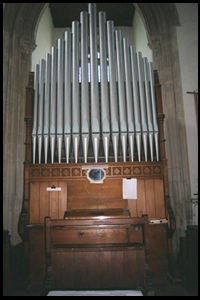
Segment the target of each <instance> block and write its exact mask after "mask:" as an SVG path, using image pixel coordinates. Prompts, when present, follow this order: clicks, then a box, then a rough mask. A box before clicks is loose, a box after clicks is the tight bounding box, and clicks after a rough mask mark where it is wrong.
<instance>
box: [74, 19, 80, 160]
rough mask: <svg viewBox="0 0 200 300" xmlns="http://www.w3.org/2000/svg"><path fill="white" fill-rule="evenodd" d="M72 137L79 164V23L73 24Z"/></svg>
mask: <svg viewBox="0 0 200 300" xmlns="http://www.w3.org/2000/svg"><path fill="white" fill-rule="evenodd" d="M72 99H73V101H72V135H73V146H74V156H75V163H77V162H78V148H79V139H80V136H79V135H80V103H79V22H78V21H73V22H72Z"/></svg>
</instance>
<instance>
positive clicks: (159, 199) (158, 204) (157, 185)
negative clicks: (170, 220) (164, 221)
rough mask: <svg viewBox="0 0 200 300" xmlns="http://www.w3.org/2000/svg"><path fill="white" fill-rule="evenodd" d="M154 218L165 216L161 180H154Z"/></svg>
mask: <svg viewBox="0 0 200 300" xmlns="http://www.w3.org/2000/svg"><path fill="white" fill-rule="evenodd" d="M154 191H155V195H154V197H155V209H156V218H166V213H165V203H164V190H163V181H162V180H159V179H155V180H154Z"/></svg>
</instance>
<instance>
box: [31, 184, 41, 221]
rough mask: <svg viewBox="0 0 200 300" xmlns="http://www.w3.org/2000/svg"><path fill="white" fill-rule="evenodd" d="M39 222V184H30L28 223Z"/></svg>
mask: <svg viewBox="0 0 200 300" xmlns="http://www.w3.org/2000/svg"><path fill="white" fill-rule="evenodd" d="M39 222H40V184H39V183H37V182H34V183H31V184H30V223H39Z"/></svg>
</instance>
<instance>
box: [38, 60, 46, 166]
mask: <svg viewBox="0 0 200 300" xmlns="http://www.w3.org/2000/svg"><path fill="white" fill-rule="evenodd" d="M45 64H46V62H45V60H44V59H41V62H40V75H39V78H40V79H39V105H38V108H39V112H38V162H39V164H41V157H42V137H43V106H44V79H45Z"/></svg>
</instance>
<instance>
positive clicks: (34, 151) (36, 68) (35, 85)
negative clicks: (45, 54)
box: [32, 64, 40, 164]
mask: <svg viewBox="0 0 200 300" xmlns="http://www.w3.org/2000/svg"><path fill="white" fill-rule="evenodd" d="M39 68H40V66H39V64H36V65H35V72H34V106H33V107H34V108H33V130H32V139H33V164H35V156H36V136H37V122H38V118H37V112H38V93H39V90H38V87H39Z"/></svg>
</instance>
